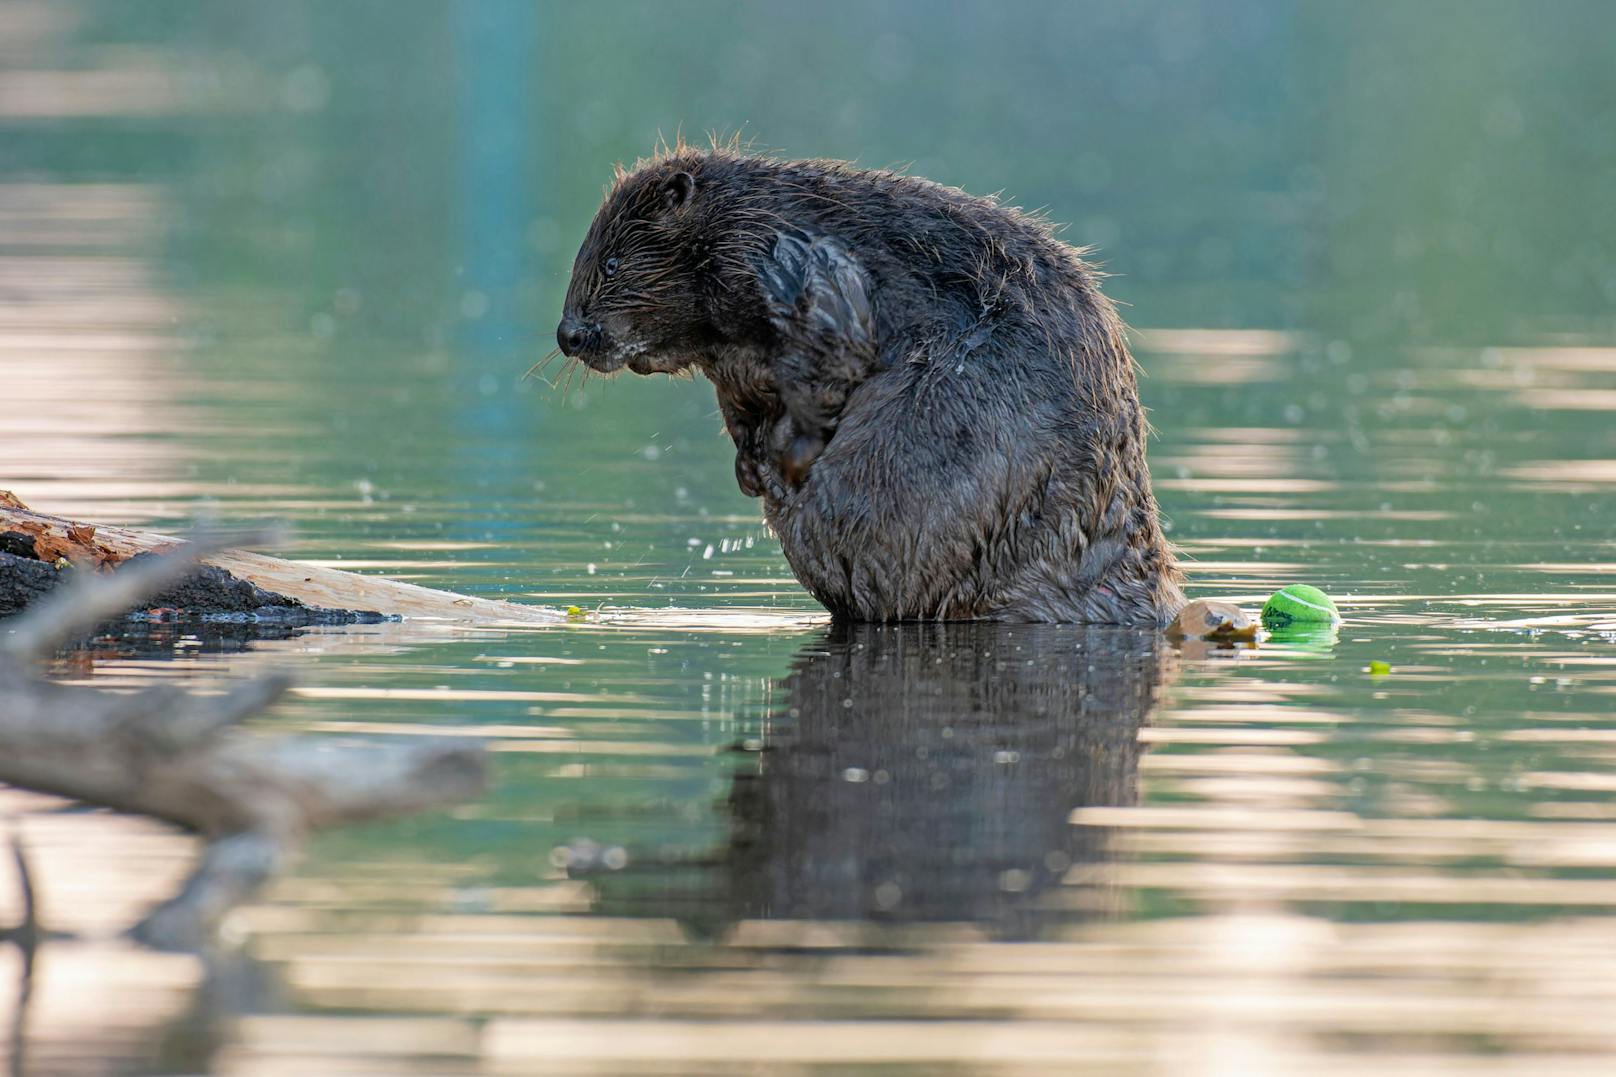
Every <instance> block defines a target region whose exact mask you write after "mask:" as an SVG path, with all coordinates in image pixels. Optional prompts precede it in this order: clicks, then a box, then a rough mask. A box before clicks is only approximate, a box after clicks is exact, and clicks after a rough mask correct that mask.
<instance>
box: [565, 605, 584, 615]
mask: <svg viewBox="0 0 1616 1077" xmlns="http://www.w3.org/2000/svg"><path fill="white" fill-rule="evenodd" d="M583 615H584V611H583V610H581V609H579V608H578V607H577V606H568V607H567V616H568V617H582V616H583Z"/></svg>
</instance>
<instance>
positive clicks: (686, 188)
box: [662, 172, 696, 213]
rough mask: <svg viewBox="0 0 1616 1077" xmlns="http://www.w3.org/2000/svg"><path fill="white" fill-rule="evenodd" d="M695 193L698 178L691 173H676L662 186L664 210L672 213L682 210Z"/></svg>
mask: <svg viewBox="0 0 1616 1077" xmlns="http://www.w3.org/2000/svg"><path fill="white" fill-rule="evenodd" d="M695 193H696V178H695V177H694V176H692V175H691V174H690V173H689V172H675V173H674V174H673V175H671V176H669V177H668V180H667V182H666V183H664V184H663V185H662V208H663V209H665V210H667V211H668V212H670V213H671V212H674V211H675V210H679V209H682V208H684V205H685V203H686V202H689V201H690V196H691V195H692V194H695Z"/></svg>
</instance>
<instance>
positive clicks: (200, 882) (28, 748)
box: [0, 542, 483, 948]
mask: <svg viewBox="0 0 1616 1077" xmlns="http://www.w3.org/2000/svg"><path fill="white" fill-rule="evenodd" d="M217 545H218V543H206V542H199V543H194V544H187V545H186V546H185V547H184V548H183V549H181V550H180V551H178V552H176V553H172V554H166V555H162V556H154V557H147V558H139V559H138V560H137V561H136V563H133V564H129V565H127V566H125V567H124V568H123V569H121V570H119V571H118V572H115V573H109V574H105V575H102V574H96V573H93V572H89V571H84V572H79V573H75V579H74V581H73V582H72V583H71V584H70V585H68V586H65V587H62V588H59V589H57V590H56V591H55V592H54V593H52V594H51V595H50V596H49V597H47V598H45V599H44V600H43V601H41V602H39V603H38V604H36V605H35V606H34V607H33V608H32V609H30V610H29V611H28V612H27V613H25V614H23V615H21V616H19V617H15V618H11V619H8V620H7V621H6V622H4V626H5V628H7V629H9V630H10V631H9V632H8V633H7V634H5V635H4V637H3V638H0V781H3V782H7V783H10V784H12V785H16V786H19V787H23V788H28V789H33V790H37V791H39V792H44V793H54V794H57V795H60V796H65V797H70V798H72V799H75V800H81V801H84V802H86V803H91V804H98V805H102V806H105V807H109V808H113V809H116V810H118V811H124V812H130V813H134V814H139V815H147V816H151V817H153V818H156V819H161V820H164V821H166V822H169V823H173V824H176V825H178V826H181V827H184V828H186V829H188V830H192V831H195V832H197V833H198V834H200V835H202V836H203V837H204V838H206V839H207V840H208V843H209V844H208V846H207V848H206V850H205V851H204V853H203V856H202V859H201V863H200V865H199V867H198V869H197V871H196V872H195V874H194V875H193V876H192V877H191V879H190V881H189V882H187V883H186V885H185V887H184V888H183V890H182V891H181V892H180V893H179V894H178V895H177V896H176V897H174V898H173V899H172V900H170V901H168V902H166V903H164V904H163V905H162V906H160V907H159V908H157V909H156V910H155V911H154V912H152V914H151V915H150V916H148V917H147V918H146V919H145V920H144V921H143V922H142V923H141V924H140V925H138V926H137V928H136V929H135V930H136V935H137V936H138V937H140V938H142V939H143V940H145V941H147V942H150V943H152V944H154V945H160V946H164V947H177V948H191V947H194V946H197V945H201V944H203V943H205V942H206V941H207V940H208V939H209V938H210V937H211V936H212V933H213V930H214V928H215V927H216V925H217V924H218V922H219V919H220V918H221V917H222V916H223V915H224V913H225V912H227V911H228V910H229V909H230V908H231V907H233V906H234V905H235V904H237V903H238V902H240V901H242V900H244V899H245V898H247V897H248V896H250V895H251V894H252V893H254V892H255V891H256V890H257V888H258V887H259V886H260V885H262V884H263V882H265V881H266V880H267V879H268V878H270V877H271V876H272V875H273V874H274V873H275V872H276V871H277V870H279V869H280V867H281V866H283V865H284V864H285V862H286V861H287V860H288V859H289V858H290V857H291V856H292V855H294V854H295V852H296V851H297V849H298V847H299V846H300V844H301V842H302V840H303V838H304V837H305V836H306V835H307V834H308V833H309V832H310V831H313V830H316V829H319V828H322V827H328V826H334V825H339V824H343V823H348V822H353V821H357V820H362V819H373V818H381V817H386V816H393V815H399V814H405V813H409V812H414V811H419V810H422V809H425V808H431V807H436V806H440V805H444V804H449V803H454V802H456V801H459V800H464V799H466V798H468V797H471V796H474V795H476V793H477V792H478V791H479V790H480V789H481V788H482V784H483V757H482V748H481V746H480V745H478V744H476V743H469V742H464V741H452V742H425V743H412V744H390V743H384V742H374V741H372V742H361V743H332V742H331V741H330V739H329V738H323V737H318V736H302V737H299V736H288V737H265V736H260V735H255V734H252V733H247V732H243V731H240V730H238V729H236V728H235V726H236V725H237V723H239V722H240V721H241V720H242V719H244V718H247V717H249V716H251V715H253V714H256V713H258V712H259V711H261V710H263V709H264V708H265V707H268V706H269V705H270V704H272V703H274V702H275V701H276V700H277V699H278V698H279V697H280V696H281V695H282V694H283V693H284V692H285V691H286V689H287V688H288V687H289V685H290V680H289V678H287V677H285V676H284V675H280V674H271V675H269V676H263V677H256V678H253V679H251V680H246V681H243V682H241V683H240V684H238V685H236V686H234V687H233V688H231V689H230V690H229V691H225V692H222V693H216V694H211V695H202V694H197V693H191V692H186V691H183V690H181V689H179V688H176V687H173V686H159V687H155V688H147V689H144V690H141V691H137V692H109V691H102V690H100V689H96V688H88V687H84V686H80V685H63V684H56V683H53V682H51V681H48V680H46V679H44V678H43V677H41V676H40V675H39V673H38V672H37V668H36V667H37V663H38V662H39V661H40V660H41V659H43V658H45V657H47V656H48V655H49V654H50V653H52V652H53V651H54V649H55V648H56V647H59V646H60V645H62V644H63V643H64V642H66V641H68V640H70V639H72V638H74V637H75V636H76V635H77V634H79V633H81V632H83V631H85V630H86V629H87V628H89V627H90V626H93V625H95V624H98V623H99V622H101V621H103V620H104V619H105V618H106V617H107V616H108V615H109V614H112V613H114V612H116V611H118V610H121V609H124V608H126V607H127V606H128V605H129V604H130V603H131V602H135V601H139V596H141V595H144V594H149V593H151V592H154V591H159V590H161V589H162V588H163V587H165V586H170V585H172V584H173V583H174V581H175V580H176V579H179V578H181V577H183V576H184V575H185V574H186V573H187V572H188V571H189V570H190V569H191V568H192V567H193V566H192V564H191V558H192V557H196V556H216V555H217V550H216V547H217Z"/></svg>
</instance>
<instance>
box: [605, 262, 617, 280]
mask: <svg viewBox="0 0 1616 1077" xmlns="http://www.w3.org/2000/svg"><path fill="white" fill-rule="evenodd" d="M606 276H608V277H615V276H617V259H616V258H608V259H606Z"/></svg>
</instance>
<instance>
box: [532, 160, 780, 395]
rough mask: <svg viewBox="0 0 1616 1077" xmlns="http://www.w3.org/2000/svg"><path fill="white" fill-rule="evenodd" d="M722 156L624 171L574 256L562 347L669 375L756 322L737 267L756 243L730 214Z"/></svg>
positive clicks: (604, 365) (610, 365)
mask: <svg viewBox="0 0 1616 1077" xmlns="http://www.w3.org/2000/svg"><path fill="white" fill-rule="evenodd" d="M722 163H723V162H721V161H720V160H719V159H718V158H716V157H714V156H713V155H710V154H705V153H693V152H685V153H675V154H671V155H668V156H665V157H660V158H656V159H653V160H651V161H646V162H641V163H640V164H639V166H637V167H636V168H635V169H634V170H632V171H625V170H623V169H622V168H619V169H618V173H617V182H616V184H615V185H614V186H613V188H612V189H611V191H609V192H608V193H607V195H606V200H605V202H604V203H603V204H602V205H601V207H600V210H599V211H598V212H597V213H596V214H595V219H594V222H593V223H592V224H591V225H590V226H589V234H588V235H587V236H586V237H585V238H584V242H583V245H582V246H581V247H580V248H579V250H578V257H577V260H576V261H574V263H573V267H572V281H571V283H570V284H569V286H568V288H567V300H566V306H565V307H564V308H563V311H562V318H561V324H560V325H559V326H558V327H557V328H556V343H558V344H559V345H560V346H561V351H562V352H563V353H564V354H566V355H568V356H571V357H575V358H578V359H580V360H582V361H583V362H584V363H586V364H588V366H589V367H590V368H591V369H594V370H598V371H602V372H609V371H613V370H617V369H618V368H619V367H623V366H627V367H628V368H629V369H630V370H632V371H633V372H634V373H636V374H652V373H672V372H675V371H679V370H683V369H685V368H687V367H689V366H691V365H692V364H693V363H696V362H697V361H699V360H700V359H701V358H702V357H704V356H706V355H709V354H711V352H712V351H713V350H714V349H715V348H717V347H719V346H722V345H724V344H733V343H738V342H739V341H738V340H737V339H736V335H737V333H741V332H744V330H745V328H746V326H747V325H748V324H749V323H752V322H756V321H757V320H758V315H757V314H756V313H755V312H756V310H757V308H758V306H759V303H758V297H757V286H756V283H755V281H754V280H753V276H754V275H753V274H750V273H747V272H745V271H744V270H743V267H742V264H741V262H742V260H743V259H744V258H745V254H744V250H749V249H750V247H751V246H752V244H750V243H749V242H748V237H747V236H746V235H745V234H743V233H744V231H745V230H744V229H743V230H740V232H738V231H737V230H736V229H735V228H734V227H732V223H731V221H730V219H729V218H730V214H729V212H728V210H727V209H726V206H727V204H728V202H729V201H730V199H729V198H728V197H727V195H726V189H727V187H728V184H727V183H726V182H725V179H726V177H724V176H722V175H718V174H716V173H717V171H718V169H719V166H720V165H721V164H722ZM759 242H760V243H761V242H762V239H761V237H760V238H759Z"/></svg>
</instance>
